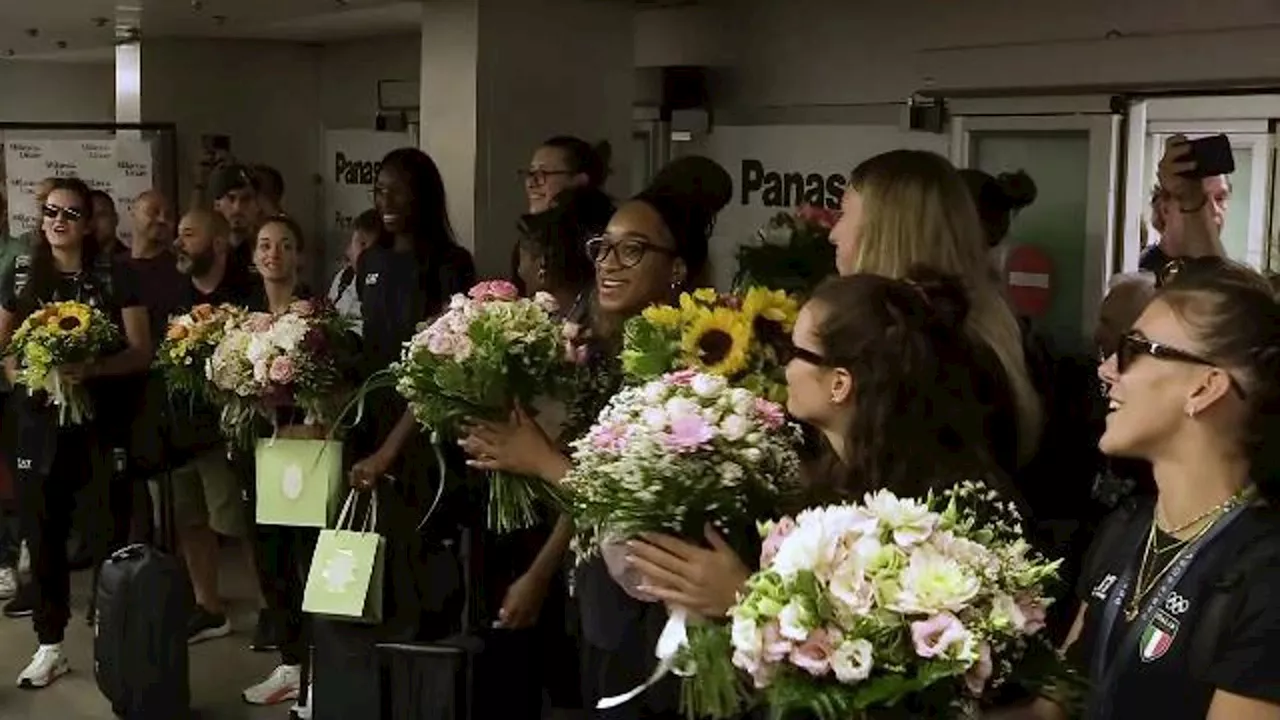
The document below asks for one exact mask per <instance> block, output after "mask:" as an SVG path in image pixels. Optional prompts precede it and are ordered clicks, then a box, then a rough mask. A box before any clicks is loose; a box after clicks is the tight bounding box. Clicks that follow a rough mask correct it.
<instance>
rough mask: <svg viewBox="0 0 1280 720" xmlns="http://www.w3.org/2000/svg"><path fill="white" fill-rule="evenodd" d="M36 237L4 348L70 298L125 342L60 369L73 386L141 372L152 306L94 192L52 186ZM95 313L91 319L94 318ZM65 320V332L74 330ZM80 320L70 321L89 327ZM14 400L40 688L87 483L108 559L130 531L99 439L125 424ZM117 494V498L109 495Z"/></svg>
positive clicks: (12, 369) (4, 323)
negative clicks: (110, 245)
mask: <svg viewBox="0 0 1280 720" xmlns="http://www.w3.org/2000/svg"><path fill="white" fill-rule="evenodd" d="M41 211H42V214H43V219H42V223H41V226H40V232H39V233H38V239H37V241H36V244H35V246H34V247H33V248H32V251H31V255H30V256H19V257H18V258H17V260H16V261H15V263H14V265H13V266H11V267H9V268H5V270H4V274H3V277H2V278H0V345H5V346H7V345H9V343H10V341H11V340H12V338H13V336H14V332H15V331H16V330H17V329H18V328H19V327H20V326H21V325H22V323H23V322H24V321H25V320H26V319H27V318H28V317H29V316H31V315H32V314H33V313H35V312H37V311H39V310H40V309H41V307H42V306H43V305H45V304H47V303H53V302H67V301H73V302H78V303H82V304H83V305H85V306H88V307H90V308H94V309H96V310H100V311H101V312H102V313H103V315H105V317H106V319H107V320H108V321H109V323H110V324H111V325H112V326H114V328H115V330H114V331H113V332H112V334H114V335H117V336H122V337H123V342H121V343H120V345H119V346H117V347H115V348H112V349H111V350H110V351H108V352H107V353H106V354H103V355H100V356H99V357H97V358H95V359H92V360H90V361H87V362H83V363H78V364H73V365H63V366H62V367H59V368H56V369H55V370H54V372H55V373H56V374H57V376H58V377H59V378H60V379H61V381H62V382H64V383H68V384H70V385H71V386H72V391H71V392H76V391H75V389H74V387H75V386H76V385H79V384H81V383H83V384H84V387H85V388H86V389H88V390H89V391H90V402H91V403H92V396H93V394H94V392H95V388H96V387H100V386H101V385H100V383H108V382H114V378H117V377H120V376H124V375H130V374H134V373H141V372H145V371H146V370H147V367H148V365H149V363H150V361H151V338H150V330H149V327H150V324H149V320H148V317H147V309H146V307H145V306H143V305H142V303H141V301H140V300H139V299H138V296H137V289H136V287H135V283H134V280H133V276H132V274H131V273H130V272H129V266H128V265H127V264H126V263H122V262H121V263H118V262H115V260H114V259H113V258H111V257H109V256H107V255H106V254H104V253H101V252H99V250H98V247H97V245H96V243H95V242H94V238H93V234H92V232H91V227H92V226H91V223H92V220H93V217H92V213H93V204H92V201H91V198H90V191H89V188H88V187H87V186H86V185H85V184H84V183H83V182H81V181H80V180H77V179H74V178H60V179H57V180H55V181H53V182H52V185H51V189H50V192H49V195H48V197H47V198H46V200H45V203H44V206H43V208H42V210H41ZM92 317H93V315H92V314H91V316H90V319H89V320H88V321H87V322H92ZM66 322H67V323H68V324H67V325H63V324H62V323H60V327H69V326H71V324H72V323H71V322H70V320H68V321H66ZM85 322H86V321H85V319H84V318H77V320H76V322H75V323H74V325H75V326H76V327H85V325H84V323H85ZM19 370H20V368H19V366H18V363H17V361H16V359H15V358H14V357H12V356H10V357H8V358H6V360H5V373H6V375H7V376H8V377H9V379H10V381H15V380H17V379H18V377H19ZM20 392H22V393H23V394H24V395H25V397H23V398H22V400H21V402H19V403H18V412H17V416H18V417H17V424H18V451H17V465H18V476H17V486H18V499H19V508H20V510H21V513H22V519H23V535H24V537H25V538H26V539H27V545H28V549H29V551H30V553H31V568H32V584H33V589H34V592H35V595H36V603H35V605H36V608H35V613H34V616H33V624H34V625H35V631H36V636H37V640H38V641H39V643H40V645H39V649H38V650H37V651H36V653H35V655H34V656H33V657H32V660H31V663H30V664H29V665H28V666H27V667H26V668H25V669H24V670H23V671H22V673H21V674H20V675H19V676H18V685H19V686H21V687H27V688H43V687H45V686H47V685H49V683H51V682H53V681H54V680H56V679H57V678H58V677H60V676H62V675H64V674H65V673H66V672H67V671H68V669H69V668H68V665H67V659H66V656H65V655H64V654H63V651H62V640H63V635H64V633H65V630H66V625H67V620H68V618H69V616H70V601H71V598H70V590H71V589H70V575H69V571H68V568H67V552H66V550H67V534H68V532H69V528H70V522H71V513H72V505H73V498H74V497H75V495H76V493H77V491H79V490H80V489H81V487H82V486H84V485H85V483H89V486H90V488H91V489H92V490H93V493H92V495H93V497H96V498H98V501H97V502H96V503H95V504H96V505H97V508H96V512H95V518H96V519H98V520H100V521H102V523H103V530H102V532H101V534H100V535H99V536H98V537H99V542H102V543H106V544H107V547H100V548H98V551H97V553H96V554H97V555H99V556H102V555H104V554H105V551H106V550H107V549H108V547H109V545H110V544H111V543H116V542H120V541H122V539H123V537H124V536H125V535H126V534H127V532H128V517H129V511H130V503H129V498H128V496H127V494H126V493H123V492H119V490H120V488H119V487H113V486H112V484H111V482H110V474H111V473H110V463H109V461H108V458H107V457H106V455H105V452H104V446H103V443H102V438H103V434H104V433H103V428H104V427H107V426H110V425H112V424H121V423H128V422H131V421H132V418H121V417H115V416H113V415H112V414H111V407H108V406H104V405H103V404H101V403H98V406H97V407H92V404H91V406H90V408H91V412H92V413H93V416H92V418H87V419H86V420H85V422H83V423H80V424H67V423H62V422H60V418H59V415H60V408H58V407H55V406H53V405H52V403H51V401H50V397H48V396H47V395H46V394H45V392H44V391H35V390H32V391H30V392H28V391H26V390H20ZM113 490H115V492H113Z"/></svg>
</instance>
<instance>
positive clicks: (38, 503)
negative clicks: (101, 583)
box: [15, 409, 132, 645]
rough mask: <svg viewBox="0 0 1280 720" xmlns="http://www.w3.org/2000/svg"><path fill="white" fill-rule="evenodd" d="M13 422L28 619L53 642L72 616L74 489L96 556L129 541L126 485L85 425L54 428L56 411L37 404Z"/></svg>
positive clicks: (101, 557)
mask: <svg viewBox="0 0 1280 720" xmlns="http://www.w3.org/2000/svg"><path fill="white" fill-rule="evenodd" d="M55 412H56V411H55ZM19 424H20V427H19V432H20V436H19V440H18V448H17V452H16V453H15V455H16V462H15V464H16V466H17V472H16V477H15V484H16V485H17V488H16V489H17V495H18V509H19V514H20V517H21V526H22V535H23V537H24V538H25V539H26V541H27V549H28V551H29V553H30V555H31V591H32V593H33V595H34V600H35V611H34V613H33V618H32V621H33V624H34V626H35V631H36V636H37V638H38V639H39V641H40V643H41V644H45V645H51V644H56V643H60V642H62V640H63V636H64V634H65V632H66V627H67V622H68V620H69V619H70V617H71V576H70V569H69V568H68V565H67V539H68V536H69V535H70V532H71V519H72V516H73V514H74V513H75V509H76V502H77V494H79V495H80V501H81V502H83V503H85V506H86V508H88V509H89V515H88V516H89V518H90V520H91V528H90V529H89V537H90V543H91V549H92V553H93V557H94V559H95V561H96V562H101V561H102V560H104V559H105V558H106V557H107V555H109V554H110V553H111V552H113V551H115V550H116V549H119V548H120V547H121V546H123V545H124V543H125V542H126V541H127V539H128V531H129V513H130V510H131V505H132V495H131V490H132V487H131V486H130V485H129V484H128V483H127V482H117V481H114V480H113V478H112V473H111V472H110V464H109V462H108V460H107V458H106V457H105V453H104V452H103V449H102V446H101V443H99V442H98V438H97V433H96V432H95V431H94V429H93V428H92V427H91V426H76V427H63V428H59V427H57V416H56V414H52V413H45V412H43V409H36V410H34V411H33V412H24V413H22V417H21V419H20V420H19Z"/></svg>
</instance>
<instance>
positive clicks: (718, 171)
mask: <svg viewBox="0 0 1280 720" xmlns="http://www.w3.org/2000/svg"><path fill="white" fill-rule="evenodd" d="M642 194H643V195H661V196H666V197H678V198H681V199H682V200H683V201H684V202H685V204H686V205H688V206H690V207H691V208H692V207H696V208H697V209H699V210H701V211H702V212H703V214H705V215H706V216H708V217H714V216H715V215H716V213H718V212H720V211H721V210H722V209H724V206H725V205H728V204H729V201H730V200H732V199H733V178H731V177H730V176H729V172H728V171H727V170H725V169H724V168H723V167H721V165H720V163H717V162H716V161H714V160H712V159H710V158H706V157H702V156H701V155H688V156H686V157H682V158H677V159H676V160H672V161H671V162H669V163H667V165H666V166H665V167H663V168H662V169H661V170H659V171H658V174H657V175H655V176H654V178H653V180H652V181H650V182H649V187H648V188H647V189H646V190H645V191H644V193H642Z"/></svg>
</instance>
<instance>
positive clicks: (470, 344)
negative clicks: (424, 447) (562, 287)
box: [391, 280, 572, 532]
mask: <svg viewBox="0 0 1280 720" xmlns="http://www.w3.org/2000/svg"><path fill="white" fill-rule="evenodd" d="M556 311H557V307H556V301H555V298H553V297H551V295H549V294H547V293H538V294H537V295H536V296H535V297H533V298H532V299H525V298H520V297H519V296H518V292H517V290H516V288H515V286H514V285H512V284H511V283H509V282H506V281H501V280H494V281H488V282H482V283H479V284H478V285H476V286H475V287H473V288H471V290H469V291H468V292H467V294H466V295H462V294H458V295H454V296H453V298H452V300H451V301H450V303H449V309H448V310H447V311H446V312H445V313H444V314H443V315H441V316H440V317H438V318H436V320H435V321H434V322H432V323H431V324H430V325H429V326H427V327H426V328H425V329H424V330H422V331H421V332H419V333H418V334H417V335H415V336H414V337H413V339H412V340H410V341H409V343H408V344H407V345H406V346H405V349H404V353H403V355H402V359H401V361H400V362H399V363H398V364H396V365H395V366H394V367H393V368H392V371H391V372H392V374H393V376H394V377H395V381H396V390H397V391H398V392H399V393H400V394H401V395H403V396H404V397H405V399H406V400H408V401H409V407H410V408H411V409H412V410H413V415H414V417H415V418H417V420H418V422H419V423H421V424H422V425H423V426H425V427H427V428H430V429H431V430H432V431H443V432H448V433H453V432H456V430H457V425H458V422H459V421H461V420H463V419H465V418H467V417H477V418H490V419H496V418H505V417H507V415H508V414H509V413H510V412H511V408H512V407H513V405H514V404H515V403H520V404H521V405H523V406H525V407H528V406H529V404H530V403H531V402H532V401H533V400H534V399H535V398H537V397H539V396H545V395H552V396H554V395H557V394H558V393H559V392H560V391H561V390H562V389H565V387H566V385H567V383H566V382H565V377H566V376H568V375H570V374H571V370H572V362H571V358H569V357H568V356H567V353H566V345H565V341H564V323H563V322H561V321H560V320H558V319H557V318H556V315H555V313H556ZM539 500H544V501H550V502H553V503H556V504H558V503H559V500H558V498H556V497H555V495H554V493H553V492H552V490H551V488H550V486H549V485H547V484H546V483H544V482H542V481H541V480H533V479H528V478H521V477H518V476H513V475H510V474H507V473H495V474H494V476H493V477H492V478H490V482H489V509H488V516H489V526H490V527H491V528H493V529H495V530H498V531H501V532H506V531H510V530H514V529H518V528H523V527H528V526H530V525H532V524H533V523H534V522H536V521H537V519H538V516H537V507H536V506H537V503H538V501H539Z"/></svg>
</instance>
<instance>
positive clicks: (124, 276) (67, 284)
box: [0, 256, 143, 334]
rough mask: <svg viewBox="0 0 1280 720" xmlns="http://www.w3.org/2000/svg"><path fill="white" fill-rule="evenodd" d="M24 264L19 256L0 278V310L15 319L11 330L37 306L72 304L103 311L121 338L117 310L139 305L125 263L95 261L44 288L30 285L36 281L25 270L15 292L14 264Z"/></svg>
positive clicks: (135, 285)
mask: <svg viewBox="0 0 1280 720" xmlns="http://www.w3.org/2000/svg"><path fill="white" fill-rule="evenodd" d="M24 260H26V261H29V260H30V258H27V257H26V256H19V258H17V259H16V262H15V263H14V264H11V265H10V266H9V267H7V268H5V270H4V273H3V274H2V275H0V307H3V308H4V309H5V310H8V311H9V312H11V313H15V314H17V315H18V317H17V318H16V321H15V329H16V327H17V325H18V324H21V323H22V321H24V320H26V316H27V315H29V314H30V313H31V312H32V311H34V310H35V309H36V308H38V307H39V306H40V305H43V304H46V303H51V302H67V301H71V300H75V301H79V302H84V303H87V304H89V305H91V306H94V307H97V308H99V309H101V310H103V312H105V313H106V314H107V316H108V317H109V318H111V321H112V322H113V323H115V324H116V326H117V327H118V328H119V330H120V333H121V334H123V333H124V323H123V321H122V319H121V310H123V309H124V308H128V307H138V306H140V305H143V302H142V300H141V298H140V297H139V295H138V281H137V278H136V276H135V275H134V273H133V268H132V267H131V266H130V265H129V263H123V262H115V261H113V260H111V259H99V260H98V261H97V262H95V263H94V265H93V266H92V267H87V268H85V269H84V270H82V271H80V272H75V273H61V272H60V273H57V274H56V275H55V277H54V279H53V282H52V283H49V286H48V287H45V288H37V287H35V286H34V285H33V283H36V282H38V279H37V278H36V277H35V274H34V273H33V272H32V268H30V267H26V268H25V269H24V270H23V271H22V272H23V274H24V275H25V279H24V287H23V288H19V287H17V285H18V282H17V280H18V277H19V275H18V263H19V262H23V261H24Z"/></svg>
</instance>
